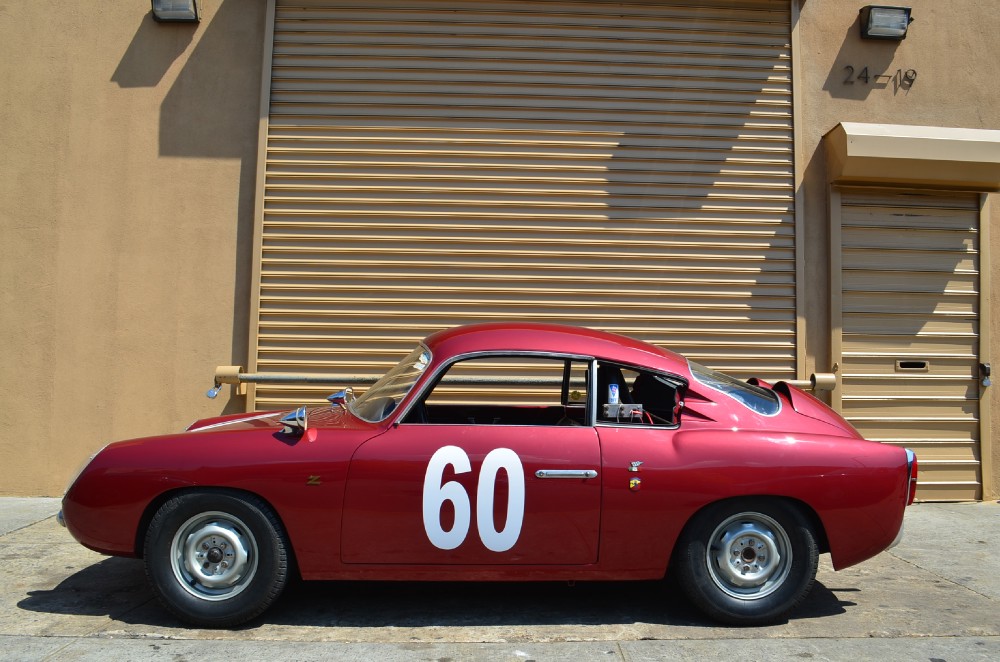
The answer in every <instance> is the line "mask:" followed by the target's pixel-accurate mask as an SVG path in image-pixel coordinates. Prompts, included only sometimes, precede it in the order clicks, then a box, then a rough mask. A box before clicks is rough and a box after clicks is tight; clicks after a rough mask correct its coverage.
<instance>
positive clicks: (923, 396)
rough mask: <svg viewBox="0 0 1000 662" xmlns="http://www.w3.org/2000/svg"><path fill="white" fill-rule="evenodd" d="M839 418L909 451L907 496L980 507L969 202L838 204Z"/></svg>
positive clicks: (871, 196) (975, 280) (885, 199)
mask: <svg viewBox="0 0 1000 662" xmlns="http://www.w3.org/2000/svg"><path fill="white" fill-rule="evenodd" d="M840 209H841V246H842V249H841V283H842V317H843V332H842V333H843V335H842V339H841V361H840V364H841V371H842V392H841V401H842V411H843V414H844V415H845V417H846V418H847V419H848V420H849V421H851V423H853V424H854V425H855V426H856V427H857V428H858V430H859V431H860V432H861V433H862V434H863V435H864V436H865V437H866V438H868V439H872V440H876V441H882V442H886V443H892V444H896V445H899V446H906V447H908V448H912V449H913V450H914V451H915V452H916V453H917V457H918V458H919V461H920V483H919V490H918V493H917V497H918V498H920V499H924V500H941V499H944V500H955V499H977V498H979V497H980V488H981V476H980V464H979V458H980V420H979V397H980V378H979V360H980V359H979V303H980V287H979V233H978V228H979V197H978V196H977V195H955V194H933V193H885V192H865V191H844V192H843V193H842V194H841V207H840Z"/></svg>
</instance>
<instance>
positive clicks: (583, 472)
mask: <svg viewBox="0 0 1000 662" xmlns="http://www.w3.org/2000/svg"><path fill="white" fill-rule="evenodd" d="M535 478H577V479H579V478H583V479H587V478H597V472H596V471H594V470H593V469H539V470H538V471H536V472H535Z"/></svg>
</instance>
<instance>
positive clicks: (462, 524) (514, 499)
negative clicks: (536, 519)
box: [423, 446, 524, 552]
mask: <svg viewBox="0 0 1000 662" xmlns="http://www.w3.org/2000/svg"><path fill="white" fill-rule="evenodd" d="M448 465H451V466H452V467H454V470H455V473H456V474H464V473H468V472H470V471H472V465H471V463H470V462H469V456H468V455H467V454H466V452H465V451H464V450H462V449H461V448H459V447H458V446H444V447H442V448H439V449H438V450H437V452H435V453H434V455H432V456H431V460H430V462H428V463H427V472H426V473H425V474H424V503H423V509H424V531H426V532H427V539H428V540H430V541H431V544H433V545H434V546H435V547H437V548H438V549H455V548H456V547H458V546H459V545H461V544H462V543H463V542H465V537H466V536H467V535H468V534H469V525H470V523H471V520H472V506H471V504H470V503H469V495H468V493H467V492H466V491H465V488H463V487H462V485H461V484H460V483H459V482H458V481H454V480H450V481H448V482H447V483H445V484H444V485H442V484H441V479H442V478H443V477H444V468H445V467H447V466H448ZM501 469H503V471H504V473H506V474H507V483H508V485H509V487H510V489H509V491H508V494H507V521H506V523H505V524H504V527H503V530H502V531H497V529H496V522H494V521H493V498H494V492H495V490H496V480H497V473H498V472H499V471H500V470H501ZM445 501H450V502H451V505H452V508H454V510H455V523H454V524H453V525H452V527H451V530H450V531H445V530H444V528H442V526H441V506H442V505H444V502H445ZM523 522H524V468H523V467H522V466H521V460H520V458H518V457H517V454H516V453H515V452H514V451H512V450H510V449H509V448H497V449H494V450H492V451H490V452H489V453H487V455H486V457H485V458H483V466H482V468H481V469H480V470H479V484H478V487H477V489H476V527H477V528H478V529H479V538H480V540H482V541H483V545H485V546H486V548H487V549H489V550H491V551H494V552H506V551H507V550H508V549H510V548H511V547H513V546H514V545H515V544H516V543H517V539H518V537H519V536H520V535H521V525H522V523H523Z"/></svg>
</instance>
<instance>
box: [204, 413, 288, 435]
mask: <svg viewBox="0 0 1000 662" xmlns="http://www.w3.org/2000/svg"><path fill="white" fill-rule="evenodd" d="M287 413H288V412H287V411H284V410H282V411H265V412H260V411H256V412H250V413H248V414H229V415H227V416H213V417H210V418H203V419H200V420H197V421H195V422H194V423H192V424H191V425H189V426H188V427H187V431H188V432H199V431H204V430H214V429H218V428H223V429H226V430H252V429H259V428H278V427H282V425H281V423H280V422H279V420H278V419H280V418H281V417H282V416H284V415H285V414H287Z"/></svg>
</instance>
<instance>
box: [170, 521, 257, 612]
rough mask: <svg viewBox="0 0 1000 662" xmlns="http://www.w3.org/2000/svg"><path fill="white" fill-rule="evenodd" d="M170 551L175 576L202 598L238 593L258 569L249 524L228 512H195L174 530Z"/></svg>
mask: <svg viewBox="0 0 1000 662" xmlns="http://www.w3.org/2000/svg"><path fill="white" fill-rule="evenodd" d="M170 550H171V553H170V565H171V569H172V570H173V573H174V577H176V578H177V581H178V583H179V584H180V585H181V586H182V587H183V588H184V590H185V591H187V592H188V593H190V594H191V595H193V596H195V597H197V598H201V599H202V600H210V601H218V600H227V599H229V598H232V597H233V596H236V595H238V594H239V593H241V592H242V591H243V590H244V589H245V588H246V587H247V586H249V584H250V582H251V581H252V580H253V577H254V575H255V574H256V572H257V560H258V551H257V541H256V540H255V539H254V536H253V534H252V533H251V532H250V529H249V527H248V526H247V525H246V524H244V523H243V521H242V520H240V519H239V518H238V517H235V516H233V515H231V514H229V513H222V512H205V513H201V514H199V515H195V516H194V517H192V518H191V519H189V520H188V521H186V522H185V523H184V524H183V525H182V526H181V527H180V528H179V529H177V533H176V534H175V535H174V538H173V542H172V543H171V545H170Z"/></svg>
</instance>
